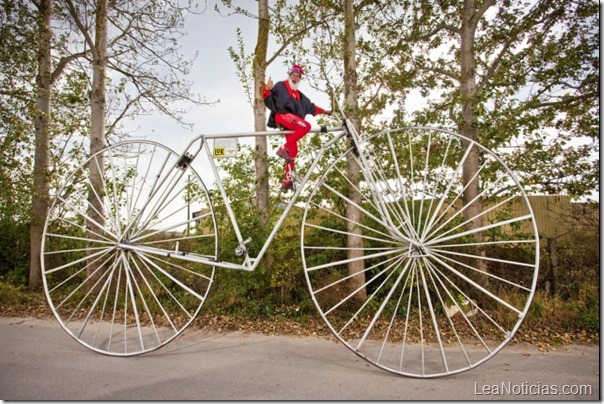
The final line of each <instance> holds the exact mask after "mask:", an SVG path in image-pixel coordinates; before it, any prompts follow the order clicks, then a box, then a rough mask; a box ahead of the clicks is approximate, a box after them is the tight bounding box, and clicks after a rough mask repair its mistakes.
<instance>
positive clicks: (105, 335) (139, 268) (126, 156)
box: [41, 141, 218, 356]
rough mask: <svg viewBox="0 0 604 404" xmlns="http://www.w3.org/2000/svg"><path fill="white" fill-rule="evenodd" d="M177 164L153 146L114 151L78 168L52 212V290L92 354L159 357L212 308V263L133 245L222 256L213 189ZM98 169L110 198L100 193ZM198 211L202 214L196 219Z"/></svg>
mask: <svg viewBox="0 0 604 404" xmlns="http://www.w3.org/2000/svg"><path fill="white" fill-rule="evenodd" d="M178 159H179V155H178V154H176V153H174V152H173V151H172V150H170V149H168V148H166V147H165V146H162V145H160V144H158V143H154V142H147V141H133V142H123V143H119V144H117V145H113V146H110V147H108V148H106V149H104V150H103V151H101V152H99V153H97V154H95V155H93V156H92V157H90V158H89V159H88V161H86V163H84V164H83V165H82V166H80V167H79V168H78V169H76V170H75V171H74V172H73V174H72V175H70V176H69V178H68V179H67V181H66V182H65V185H64V186H63V188H62V189H61V190H60V191H59V192H58V194H57V197H56V198H55V200H54V202H53V203H52V205H51V208H50V210H49V215H48V219H47V221H46V225H45V229H44V237H43V245H42V253H41V260H42V271H43V277H42V278H43V282H44V291H45V294H46V298H47V300H48V302H49V304H50V306H51V308H52V310H53V312H54V314H55V316H56V318H57V319H58V320H59V323H60V324H61V326H62V327H63V328H64V329H65V330H66V331H67V332H68V333H69V334H70V335H71V336H72V337H73V338H75V339H76V340H77V341H78V342H80V343H81V344H83V345H84V346H86V347H88V348H90V349H92V350H95V351H98V352H101V353H104V354H109V355H116V356H129V355H136V354H141V353H144V352H149V351H152V350H155V349H157V348H159V347H161V346H163V345H165V344H167V343H168V342H170V341H171V340H173V339H174V338H175V337H176V336H178V335H179V334H180V333H182V332H183V331H184V330H185V328H186V327H187V326H188V325H189V324H190V323H191V322H192V321H193V319H194V318H195V316H196V315H197V313H198V312H199V310H200V309H201V306H202V305H203V303H204V301H205V298H206V296H207V293H208V291H209V289H210V286H211V284H212V280H213V277H214V267H213V266H208V265H202V264H199V263H192V262H187V261H182V260H178V259H174V258H171V257H161V256H159V255H153V254H148V253H146V252H141V251H134V250H132V249H130V248H128V245H131V244H136V245H141V246H146V247H154V248H164V249H170V250H173V251H175V254H176V253H177V251H178V253H180V254H184V253H185V252H187V253H196V254H203V255H205V256H207V257H210V258H215V257H216V249H217V244H218V238H217V237H218V236H217V232H216V222H215V217H214V212H213V209H212V205H211V203H210V200H209V195H208V192H207V189H206V188H205V186H204V184H203V182H202V181H201V179H200V177H199V176H198V175H197V173H196V172H195V171H194V170H193V169H192V168H190V167H188V165H182V164H181V165H180V168H178V164H177V162H178ZM93 165H96V167H97V168H98V169H99V170H98V171H100V172H101V173H102V175H101V177H102V182H103V184H104V192H100V191H92V192H91V190H92V186H91V179H90V172H89V168H90V167H92V166H93ZM89 194H90V195H92V196H91V199H90V200H89V199H88V196H89ZM99 202H100V206H101V207H96V206H97V205H99ZM192 212H199V216H198V217H197V221H194V220H193V219H192V218H191V213H192ZM196 223H197V224H198V225H196Z"/></svg>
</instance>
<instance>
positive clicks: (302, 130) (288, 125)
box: [275, 114, 311, 159]
mask: <svg viewBox="0 0 604 404" xmlns="http://www.w3.org/2000/svg"><path fill="white" fill-rule="evenodd" d="M275 122H277V124H279V125H281V126H283V127H284V128H285V129H287V130H293V131H294V133H292V134H291V135H285V145H284V147H285V148H286V149H287V150H289V155H290V157H291V158H292V159H294V158H296V156H297V155H298V140H300V139H302V138H303V137H304V136H305V135H306V134H307V133H308V132H309V131H310V128H311V125H310V123H308V122H306V121H305V120H304V119H302V118H300V117H299V116H296V115H294V114H276V115H275Z"/></svg>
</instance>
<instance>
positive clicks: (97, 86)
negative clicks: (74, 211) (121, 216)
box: [86, 0, 107, 284]
mask: <svg viewBox="0 0 604 404" xmlns="http://www.w3.org/2000/svg"><path fill="white" fill-rule="evenodd" d="M92 55H93V56H92V69H93V71H92V91H91V92H90V155H91V156H92V155H93V154H95V153H96V152H98V151H100V150H102V149H103V148H104V147H105V108H106V104H105V103H106V101H105V87H106V81H107V76H106V69H107V0H98V1H97V8H96V21H95V46H94V49H93V50H92ZM104 167H105V159H104V157H103V155H102V154H99V156H98V158H97V159H95V160H94V161H91V162H90V165H89V168H88V169H89V174H90V184H91V186H92V188H93V189H94V192H93V191H92V190H91V191H90V192H89V194H88V201H89V208H88V217H89V218H90V219H92V220H88V221H87V223H86V226H87V228H88V229H89V230H90V231H91V234H95V233H98V234H103V230H102V228H101V227H102V226H103V225H104V224H105V219H104V216H105V215H104V212H103V203H102V201H101V200H99V197H101V198H102V196H103V195H104V187H103V180H102V175H103V170H104ZM97 195H98V196H99V197H97ZM95 269H96V268H95V266H94V265H92V266H91V267H90V269H89V270H90V271H91V272H93V271H94V270H95ZM91 284H93V283H91Z"/></svg>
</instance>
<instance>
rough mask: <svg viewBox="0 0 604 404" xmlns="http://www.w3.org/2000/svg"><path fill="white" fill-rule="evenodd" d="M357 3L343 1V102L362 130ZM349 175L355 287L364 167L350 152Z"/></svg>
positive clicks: (360, 275)
mask: <svg viewBox="0 0 604 404" xmlns="http://www.w3.org/2000/svg"><path fill="white" fill-rule="evenodd" d="M354 13H355V10H354V2H353V0H346V1H345V2H344V41H345V42H344V92H345V95H344V98H345V99H344V104H345V108H346V112H347V114H348V116H349V118H350V120H351V122H352V124H353V126H354V128H355V130H356V131H357V133H359V129H360V121H359V118H358V91H357V73H356V69H357V65H356V37H355V24H354ZM346 175H347V176H348V179H349V180H350V182H351V183H352V184H354V185H355V186H357V188H354V187H353V186H352V185H348V190H347V193H348V197H349V198H350V199H351V200H352V202H354V203H355V204H356V205H354V204H348V205H347V208H346V217H347V218H348V224H347V227H348V229H347V230H348V234H349V235H348V259H357V258H359V259H358V260H357V261H353V262H351V263H349V264H348V272H349V273H350V274H351V275H352V274H357V275H356V276H355V277H354V278H353V279H354V282H353V289H357V288H359V287H362V286H363V285H364V284H365V273H364V272H363V270H364V269H365V262H364V261H363V260H362V259H360V257H363V255H364V251H363V239H362V238H361V237H359V235H360V234H361V233H362V231H361V228H360V227H359V226H357V225H355V223H361V221H362V220H363V219H362V213H361V211H360V209H359V208H358V207H357V206H360V205H361V194H360V193H359V192H358V191H357V189H358V185H359V183H360V181H361V170H360V167H359V165H358V163H357V161H356V160H355V159H354V156H352V155H348V157H347V159H346ZM355 297H356V298H357V299H359V300H366V299H367V291H366V289H365V288H362V289H361V290H360V292H359V293H357V294H356V295H355Z"/></svg>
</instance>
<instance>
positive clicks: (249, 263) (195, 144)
mask: <svg viewBox="0 0 604 404" xmlns="http://www.w3.org/2000/svg"><path fill="white" fill-rule="evenodd" d="M347 127H349V124H347V123H345V124H344V125H343V126H341V127H337V128H317V129H312V130H311V131H310V132H309V133H334V136H333V137H332V138H331V139H330V140H329V141H328V142H326V143H325V144H323V145H322V147H321V148H320V149H319V150H318V151H317V154H316V156H315V158H314V159H313V161H312V163H311V165H310V167H309V168H308V170H307V172H306V174H305V175H304V177H303V179H302V181H301V182H300V185H299V186H297V187H296V189H295V191H294V194H293V196H292V197H291V198H290V200H289V202H288V204H287V205H286V207H285V209H284V210H283V212H282V213H281V215H280V217H279V219H278V220H277V222H276V224H275V225H274V227H273V228H272V230H271V232H270V234H269V236H268V237H267V239H266V241H265V242H264V245H263V246H262V248H261V249H260V251H259V252H258V255H257V256H256V257H250V256H249V255H248V252H247V248H246V247H245V245H246V244H247V243H248V242H249V241H251V238H248V239H246V238H244V236H243V234H242V232H241V229H240V227H239V224H238V222H237V218H236V216H235V212H234V211H233V208H232V206H231V202H230V199H229V197H228V194H227V191H226V190H225V187H224V185H223V182H222V179H221V177H220V173H219V170H218V166H217V164H216V162H215V160H214V158H213V155H212V152H211V148H210V144H209V141H210V140H216V139H225V138H246V137H258V136H265V137H269V136H283V135H287V134H291V133H293V131H279V132H275V131H267V132H245V133H233V134H214V135H199V136H198V137H196V138H195V139H193V140H192V141H191V142H190V143H189V144H188V145H187V146H186V148H185V150H184V151H183V153H182V154H181V156H180V158H179V162H180V163H182V164H183V166H186V167H187V168H188V166H189V165H190V163H192V162H193V161H194V160H195V159H196V158H197V157H198V156H199V154H200V153H201V152H202V150H203V149H205V152H206V155H207V157H208V160H209V164H210V167H211V169H212V173H213V175H214V179H215V180H216V185H217V187H218V190H219V192H220V195H221V198H222V199H223V200H224V203H225V207H226V210H227V214H228V217H229V221H230V223H231V226H232V227H233V230H234V231H235V235H236V237H237V242H238V247H237V249H238V251H239V254H237V255H240V256H244V260H243V263H241V264H237V263H234V262H226V261H220V260H219V259H218V260H211V259H208V258H207V257H202V256H196V255H193V254H186V253H182V252H179V251H177V250H166V249H161V248H154V247H147V246H141V245H137V244H131V243H122V244H119V245H118V247H120V248H123V249H127V250H132V251H141V252H146V253H151V254H155V255H160V256H165V257H170V258H178V259H181V260H185V261H192V262H198V263H202V264H208V265H212V266H215V267H219V268H227V269H235V270H243V271H248V272H251V271H254V270H255V269H256V268H257V267H258V265H259V263H260V261H261V260H262V258H263V257H264V254H265V253H266V251H267V250H268V248H269V246H270V244H271V243H272V241H273V240H274V238H275V236H276V235H277V232H278V231H279V229H280V228H281V226H282V225H283V222H284V221H285V218H286V217H287V215H288V214H289V212H290V211H291V209H292V207H293V206H294V204H295V203H296V202H297V200H298V197H299V196H300V193H301V192H302V190H303V189H304V187H305V185H306V184H307V183H308V180H309V178H310V176H311V174H312V172H313V170H314V169H315V168H316V166H317V164H318V163H319V161H320V159H321V157H322V156H323V154H324V153H325V151H327V150H328V149H329V148H330V147H331V146H332V145H333V144H335V143H337V142H338V141H340V140H341V139H342V138H343V137H345V136H347V135H349V134H350V135H351V136H352V139H353V142H354V143H357V141H358V135H356V133H355V132H354V131H349V130H348V129H347ZM174 169H177V167H174Z"/></svg>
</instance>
